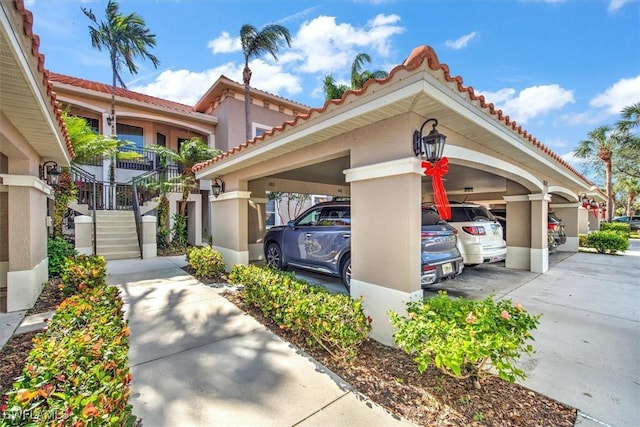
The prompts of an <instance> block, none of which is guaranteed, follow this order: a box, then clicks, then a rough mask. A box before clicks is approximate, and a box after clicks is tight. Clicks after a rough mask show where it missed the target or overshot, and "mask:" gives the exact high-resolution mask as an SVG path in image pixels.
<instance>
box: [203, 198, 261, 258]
mask: <svg viewBox="0 0 640 427" xmlns="http://www.w3.org/2000/svg"><path fill="white" fill-rule="evenodd" d="M250 195H251V193H250V192H248V191H230V192H225V193H222V194H221V195H220V196H219V197H218V198H215V197H214V196H210V197H209V201H210V202H211V237H212V241H213V245H212V246H213V248H214V249H215V250H217V251H219V252H220V253H221V254H222V258H223V260H224V263H225V264H226V265H227V270H230V269H231V266H233V265H234V264H245V265H246V264H249V247H248V244H247V242H248V240H247V236H248V234H247V230H248V214H247V212H248V208H247V207H248V204H249V196H250Z"/></svg>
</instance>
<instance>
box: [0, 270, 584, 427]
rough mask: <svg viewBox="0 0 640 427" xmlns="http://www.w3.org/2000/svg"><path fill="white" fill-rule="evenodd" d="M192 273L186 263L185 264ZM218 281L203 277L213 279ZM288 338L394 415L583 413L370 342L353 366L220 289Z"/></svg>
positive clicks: (16, 344) (462, 421)
mask: <svg viewBox="0 0 640 427" xmlns="http://www.w3.org/2000/svg"><path fill="white" fill-rule="evenodd" d="M185 270H186V271H187V272H190V269H189V268H188V267H186V268H185ZM217 282H219V280H218V281H206V280H205V281H203V283H205V284H215V283H217ZM222 295H224V296H225V297H226V298H227V299H229V300H230V301H231V302H232V303H234V304H235V305H237V306H238V307H239V308H241V309H242V310H244V311H246V312H247V313H249V314H250V315H252V316H253V317H254V318H256V319H257V320H258V321H260V322H261V323H262V324H263V325H265V327H267V328H269V329H270V330H271V331H272V332H274V333H275V334H277V335H278V336H280V337H281V338H282V339H284V340H285V341H287V342H289V343H291V344H292V345H294V346H296V347H298V348H299V349H301V350H303V351H304V352H305V353H307V354H308V355H309V356H311V357H313V358H314V359H315V360H317V361H318V362H319V363H320V364H322V365H323V366H325V367H327V368H328V369H330V370H331V371H333V372H334V373H336V374H337V375H339V376H340V377H341V378H342V379H344V380H345V381H346V382H347V383H349V384H350V385H351V386H352V387H353V388H354V389H355V390H356V392H357V393H358V394H360V395H362V396H365V397H366V398H368V399H369V400H371V401H373V402H375V403H377V404H378V405H380V406H383V407H384V408H386V409H387V410H388V411H389V412H391V413H392V414H395V415H397V416H399V417H402V418H405V419H407V420H409V421H411V422H413V423H415V424H418V425H421V426H495V427H507V426H514V427H516V426H517V427H540V426H549V427H564V426H566V427H572V426H573V425H574V423H575V420H576V415H577V411H576V409H574V408H571V407H569V406H566V405H563V404H561V403H559V402H557V401H555V400H553V399H551V398H549V397H547V396H544V395H541V394H539V393H536V392H534V391H532V390H529V389H527V388H524V387H522V386H519V385H517V384H510V383H508V382H505V381H503V380H501V379H499V378H497V377H493V378H490V379H488V380H485V381H484V382H483V386H482V389H481V390H476V389H475V388H474V387H473V385H472V383H471V382H470V381H460V380H456V379H454V378H451V377H449V376H447V375H444V374H443V373H441V372H440V371H439V370H437V369H435V368H433V369H428V370H427V371H426V372H424V373H423V374H420V373H419V372H418V370H417V367H416V364H415V363H414V362H413V360H412V359H411V357H410V356H409V355H407V354H406V353H404V352H403V351H402V350H399V349H397V348H392V347H388V346H385V345H382V344H380V343H378V342H376V341H374V340H367V341H365V342H364V343H363V345H362V346H361V347H360V351H359V353H358V357H357V359H356V361H355V362H354V363H353V364H347V363H341V362H337V361H335V360H334V359H332V358H331V357H330V356H329V354H328V353H326V352H325V351H323V350H321V349H317V348H314V347H309V346H308V345H307V344H306V343H305V341H304V338H303V337H301V336H299V335H296V334H293V333H290V332H288V331H286V330H282V329H280V328H279V327H278V326H277V325H276V324H275V323H274V322H272V321H271V319H269V318H267V317H265V316H264V315H263V314H262V312H261V311H260V310H257V309H255V308H253V307H250V306H247V305H246V304H244V302H243V301H242V299H241V297H240V295H239V293H238V292H233V291H225V292H223V293H222ZM62 300H63V298H62V295H61V294H60V292H59V291H58V290H57V283H56V282H54V281H52V282H50V283H49V284H48V285H47V286H46V287H45V290H44V291H43V293H42V294H41V296H40V298H39V299H38V302H37V303H36V305H35V306H34V308H33V309H31V310H30V313H29V314H35V313H42V312H46V311H50V310H53V309H55V307H56V306H57V305H58V304H59V303H60V302H61V301H62ZM35 334H36V332H33V333H28V334H22V335H15V336H14V337H12V338H11V340H10V341H9V342H8V343H7V345H6V346H5V347H3V348H2V350H0V360H2V364H0V395H1V396H4V395H5V394H6V393H7V392H9V391H10V390H11V387H12V385H13V382H14V380H15V378H16V377H17V376H19V375H20V373H21V371H22V368H23V366H24V361H25V359H26V357H27V355H28V353H29V351H30V350H31V348H32V342H31V339H32V338H33V337H34V336H35Z"/></svg>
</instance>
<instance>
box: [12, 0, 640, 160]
mask: <svg viewBox="0 0 640 427" xmlns="http://www.w3.org/2000/svg"><path fill="white" fill-rule="evenodd" d="M0 1H8V0H0ZM106 4H107V0H26V1H25V6H26V7H27V9H29V10H30V11H31V12H33V15H34V23H33V27H34V32H35V33H36V34H37V35H39V36H40V52H41V53H43V54H44V55H45V67H46V68H47V69H49V70H51V71H53V72H56V73H61V74H67V75H70V76H74V77H80V78H83V79H87V80H93V81H98V82H102V83H107V84H110V83H111V79H112V75H111V69H110V65H109V59H108V55H107V53H106V52H105V51H102V52H101V51H97V50H96V49H94V48H92V46H91V40H90V37H89V29H88V27H89V25H91V22H90V21H89V19H88V18H87V17H86V16H85V15H84V13H83V12H82V8H87V9H90V10H92V12H93V13H94V14H95V15H96V17H97V19H98V21H101V20H103V19H104V17H105V13H104V10H105V8H106ZM119 6H120V12H121V13H123V14H130V13H136V14H138V15H140V16H141V17H142V18H143V19H144V20H145V22H146V24H147V27H148V28H149V29H150V30H151V32H152V33H154V34H155V35H156V39H157V45H156V47H155V48H152V49H151V52H152V53H153V54H154V55H155V56H156V57H157V58H158V59H159V60H160V64H159V66H158V68H157V69H156V68H154V67H153V65H152V63H151V62H150V61H140V60H138V61H137V64H138V66H139V71H138V73H137V74H136V75H130V74H128V72H127V71H126V70H124V71H123V72H122V76H123V79H124V80H125V83H126V85H127V88H128V89H130V90H133V91H136V92H142V93H145V94H148V95H152V96H156V97H160V98H164V99H169V100H172V101H176V102H181V103H185V104H189V105H194V104H195V103H196V102H197V100H198V99H199V98H200V97H201V96H202V95H204V93H205V92H206V91H207V89H208V88H209V87H211V85H212V84H213V83H214V82H215V81H216V80H217V79H218V77H219V76H220V75H221V74H223V75H225V76H227V77H228V78H230V79H232V80H235V81H237V82H240V83H241V82H242V68H243V66H244V57H243V54H242V51H241V48H240V43H239V39H238V34H239V31H240V28H241V27H242V25H244V24H251V25H253V26H255V27H256V28H258V29H259V28H262V27H264V26H265V25H269V24H279V25H283V26H285V27H287V29H288V30H289V32H290V34H291V36H292V42H291V47H290V48H289V47H283V48H281V49H280V51H279V53H278V60H277V61H276V60H274V59H273V58H272V57H271V56H268V55H266V56H263V57H260V58H258V59H254V60H253V61H252V62H251V63H250V68H251V70H252V71H253V76H252V79H251V85H252V86H253V87H256V88H258V89H261V90H264V91H267V92H270V93H273V94H276V95H280V96H282V97H284V98H287V99H290V100H293V101H297V102H300V103H302V104H305V105H308V106H310V107H321V106H322V105H323V103H324V93H323V90H322V81H323V79H324V77H325V76H327V75H331V76H333V78H334V79H335V80H336V81H338V82H339V83H340V82H342V83H347V84H348V83H349V79H350V73H351V65H352V63H353V60H354V58H355V56H356V55H357V54H359V53H367V54H369V55H370V57H371V59H372V61H371V63H368V64H365V67H364V68H365V69H368V70H371V71H374V70H383V71H387V72H388V71H391V69H393V67H395V66H397V65H400V64H402V62H403V61H404V60H405V59H406V58H407V56H408V55H409V54H410V53H411V51H412V50H413V48H415V47H416V46H421V45H429V46H431V47H432V48H433V49H434V50H435V52H436V54H437V56H438V58H439V60H440V62H441V63H444V64H446V65H447V66H448V67H449V69H450V72H451V74H452V75H454V76H460V77H462V79H463V81H464V84H465V86H471V87H473V88H474V90H475V91H476V92H477V93H479V94H483V95H484V96H485V99H486V100H487V101H488V102H492V103H493V104H494V105H496V106H497V107H498V108H500V109H502V110H503V112H504V113H505V114H507V115H509V117H510V118H511V119H513V120H515V121H516V122H517V123H518V124H519V125H521V126H522V127H523V128H524V129H525V130H527V131H528V132H529V133H530V134H532V135H533V136H534V137H535V138H537V139H538V140H540V141H541V142H542V143H543V144H545V145H547V146H548V147H550V148H551V149H552V150H553V151H554V152H555V153H557V154H559V155H561V156H563V158H565V159H566V160H567V161H569V162H570V163H571V164H573V165H574V166H576V167H577V168H578V169H579V170H580V169H581V168H580V165H579V162H578V160H576V159H575V158H573V156H572V153H573V150H574V149H575V148H576V147H577V146H578V144H579V142H580V141H581V140H584V139H588V133H589V132H590V131H592V130H594V129H595V128H597V127H598V126H602V125H613V124H615V122H616V121H617V120H618V119H619V118H620V111H621V110H622V109H623V108H624V107H625V106H628V105H631V104H635V103H637V102H640V0H421V1H419V0H328V1H317V0H316V1H310V0H296V1H284V0H278V1H276V0H271V1H267V0H120V1H119Z"/></svg>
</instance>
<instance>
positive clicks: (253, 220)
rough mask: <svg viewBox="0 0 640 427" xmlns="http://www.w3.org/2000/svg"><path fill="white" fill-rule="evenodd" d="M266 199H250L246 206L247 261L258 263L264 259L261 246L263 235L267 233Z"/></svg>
mask: <svg viewBox="0 0 640 427" xmlns="http://www.w3.org/2000/svg"><path fill="white" fill-rule="evenodd" d="M267 202H268V200H267V199H266V198H255V197H252V198H251V200H249V206H248V227H249V228H248V240H247V242H248V245H249V261H259V260H263V259H264V251H263V248H262V244H263V242H264V235H265V233H266V232H267V225H266V218H267V213H266V207H267Z"/></svg>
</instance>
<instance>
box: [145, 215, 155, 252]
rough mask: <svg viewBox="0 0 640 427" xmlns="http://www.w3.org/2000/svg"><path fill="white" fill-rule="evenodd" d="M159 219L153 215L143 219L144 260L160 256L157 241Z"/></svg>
mask: <svg viewBox="0 0 640 427" xmlns="http://www.w3.org/2000/svg"><path fill="white" fill-rule="evenodd" d="M157 229H158V218H157V217H156V216H153V215H144V216H143V217H142V258H144V259H147V258H155V257H157V256H158V240H157V239H156V234H157Z"/></svg>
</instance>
